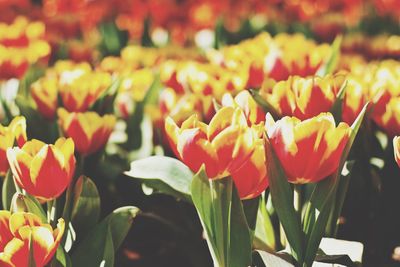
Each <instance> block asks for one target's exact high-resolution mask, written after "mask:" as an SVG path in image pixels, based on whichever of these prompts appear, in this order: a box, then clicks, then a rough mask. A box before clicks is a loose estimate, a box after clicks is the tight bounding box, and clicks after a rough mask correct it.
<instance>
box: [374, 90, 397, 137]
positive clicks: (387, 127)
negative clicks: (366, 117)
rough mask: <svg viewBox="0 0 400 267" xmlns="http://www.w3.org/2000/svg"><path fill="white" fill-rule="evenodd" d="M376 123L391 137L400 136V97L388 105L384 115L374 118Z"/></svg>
mask: <svg viewBox="0 0 400 267" xmlns="http://www.w3.org/2000/svg"><path fill="white" fill-rule="evenodd" d="M373 119H374V121H375V123H376V124H377V125H378V126H379V127H380V128H382V129H383V130H384V131H385V132H386V133H387V134H388V135H389V136H391V137H393V136H395V135H399V134H400V97H393V98H391V99H390V100H389V102H388V104H386V108H385V111H384V113H383V114H380V115H379V116H377V115H375V116H374V117H373Z"/></svg>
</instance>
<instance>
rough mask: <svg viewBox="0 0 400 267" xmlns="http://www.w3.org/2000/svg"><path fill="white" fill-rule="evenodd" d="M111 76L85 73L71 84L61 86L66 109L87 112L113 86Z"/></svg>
mask: <svg viewBox="0 0 400 267" xmlns="http://www.w3.org/2000/svg"><path fill="white" fill-rule="evenodd" d="M111 82H112V81H111V75H110V74H108V73H106V72H100V71H94V72H88V73H84V74H82V75H81V76H79V77H77V78H76V79H74V80H73V81H72V82H71V83H68V84H63V85H61V86H60V95H61V99H62V102H63V105H64V107H65V108H66V109H67V110H68V111H70V112H84V111H87V110H88V109H89V108H90V107H91V106H92V105H93V104H94V103H95V102H96V100H97V99H99V97H100V96H101V94H102V93H103V92H104V91H105V90H106V89H107V88H108V87H109V86H110V85H111Z"/></svg>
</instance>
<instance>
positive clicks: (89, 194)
mask: <svg viewBox="0 0 400 267" xmlns="http://www.w3.org/2000/svg"><path fill="white" fill-rule="evenodd" d="M99 216H100V196H99V192H98V190H97V187H96V185H95V184H94V183H93V181H92V180H90V178H88V177H86V176H81V177H79V179H78V180H77V182H76V184H75V188H74V199H73V204H72V224H73V225H74V228H75V229H76V231H77V232H81V233H85V232H86V231H87V230H89V229H90V228H91V227H92V226H94V225H95V224H96V223H97V221H98V219H99Z"/></svg>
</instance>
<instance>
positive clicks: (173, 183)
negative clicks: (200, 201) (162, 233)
mask: <svg viewBox="0 0 400 267" xmlns="http://www.w3.org/2000/svg"><path fill="white" fill-rule="evenodd" d="M125 175H127V176H130V177H134V178H138V179H141V180H142V181H143V182H145V183H146V182H148V185H149V186H150V187H152V186H154V188H156V189H158V190H160V191H164V192H165V193H167V194H171V195H173V196H179V197H180V198H182V199H184V200H187V201H191V198H190V184H191V183H192V177H193V173H192V171H191V170H190V169H189V168H188V167H187V166H186V165H185V164H183V163H182V162H181V161H179V160H177V159H174V158H170V157H164V156H153V157H148V158H145V159H140V160H136V161H133V162H132V163H131V169H130V170H129V171H127V172H125ZM160 182H162V183H164V184H166V186H164V185H161V186H160ZM170 189H172V190H170Z"/></svg>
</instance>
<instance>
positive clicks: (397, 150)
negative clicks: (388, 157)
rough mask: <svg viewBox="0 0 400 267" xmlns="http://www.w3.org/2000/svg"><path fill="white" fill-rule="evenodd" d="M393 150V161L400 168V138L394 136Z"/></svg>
mask: <svg viewBox="0 0 400 267" xmlns="http://www.w3.org/2000/svg"><path fill="white" fill-rule="evenodd" d="M393 148H394V159H395V160H396V162H397V165H399V167H400V136H395V137H394V138H393Z"/></svg>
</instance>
